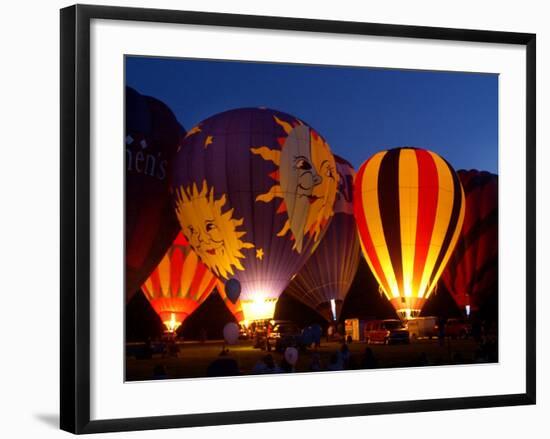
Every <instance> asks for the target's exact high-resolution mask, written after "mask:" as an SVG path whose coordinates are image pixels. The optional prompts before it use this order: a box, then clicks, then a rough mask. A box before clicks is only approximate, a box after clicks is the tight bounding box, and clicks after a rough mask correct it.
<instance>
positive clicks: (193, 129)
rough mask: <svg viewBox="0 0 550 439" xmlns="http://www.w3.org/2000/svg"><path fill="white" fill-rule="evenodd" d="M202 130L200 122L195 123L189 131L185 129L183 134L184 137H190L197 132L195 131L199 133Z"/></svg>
mask: <svg viewBox="0 0 550 439" xmlns="http://www.w3.org/2000/svg"><path fill="white" fill-rule="evenodd" d="M201 131H202V130H201V126H200V124H199V125H195V126H194V127H193V128H191V129H190V130H189V131H187V134H186V135H185V139H187V138H188V137H191V136H192V135H193V134H197V133H200V132H201Z"/></svg>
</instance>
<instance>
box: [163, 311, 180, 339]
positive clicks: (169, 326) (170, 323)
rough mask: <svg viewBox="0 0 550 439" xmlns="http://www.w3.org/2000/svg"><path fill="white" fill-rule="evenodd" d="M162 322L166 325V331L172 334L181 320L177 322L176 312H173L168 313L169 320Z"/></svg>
mask: <svg viewBox="0 0 550 439" xmlns="http://www.w3.org/2000/svg"><path fill="white" fill-rule="evenodd" d="M162 323H164V326H166V329H167V330H168V332H169V333H170V334H173V333H174V332H176V330H177V329H178V328H179V327H180V325H181V322H178V321H177V320H176V314H175V313H170V320H166V321H164V322H162Z"/></svg>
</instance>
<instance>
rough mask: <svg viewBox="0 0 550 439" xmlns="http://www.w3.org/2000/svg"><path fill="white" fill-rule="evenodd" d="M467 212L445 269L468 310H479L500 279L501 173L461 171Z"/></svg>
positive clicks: (453, 291) (445, 276)
mask: <svg viewBox="0 0 550 439" xmlns="http://www.w3.org/2000/svg"><path fill="white" fill-rule="evenodd" d="M458 176H459V178H460V181H461V183H462V186H463V187H464V192H465V194H466V215H465V217H464V225H463V226H462V231H461V233H460V238H459V240H458V243H457V245H456V248H455V250H454V252H453V254H452V256H451V258H450V259H449V263H448V264H447V268H446V269H445V271H444V272H443V275H442V277H441V279H442V280H443V282H444V284H445V286H446V287H447V290H448V291H449V292H450V293H451V295H452V296H453V299H454V300H455V302H456V304H457V305H458V306H459V307H460V308H461V309H463V310H465V311H466V313H467V314H468V313H469V312H470V310H471V311H479V307H480V305H481V304H482V303H483V301H484V300H485V299H486V298H487V297H488V296H489V295H490V294H491V293H492V292H493V291H495V290H496V287H497V282H498V176H496V175H494V174H491V173H489V172H484V171H475V170H471V171H458Z"/></svg>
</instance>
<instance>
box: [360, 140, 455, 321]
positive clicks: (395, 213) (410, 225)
mask: <svg viewBox="0 0 550 439" xmlns="http://www.w3.org/2000/svg"><path fill="white" fill-rule="evenodd" d="M354 186H355V188H354V214H355V218H356V221H357V227H358V231H359V236H360V239H361V246H362V249H363V255H364V256H365V258H366V260H367V262H368V264H369V266H370V268H371V270H372V272H373V273H374V276H375V277H376V279H377V280H378V283H379V284H380V287H381V289H382V290H383V291H384V293H385V295H386V297H387V298H388V299H389V300H390V301H391V303H392V305H393V306H394V307H395V309H396V311H397V312H398V314H399V315H400V316H401V317H404V318H407V317H411V316H415V315H418V314H419V313H420V310H421V309H422V306H423V304H424V302H425V300H426V299H427V298H428V296H429V295H430V293H431V292H432V291H433V289H434V287H435V285H436V283H437V280H438V279H439V277H440V276H441V272H442V271H443V269H444V268H445V265H446V263H447V261H448V259H449V257H450V255H451V253H452V251H453V249H454V247H455V245H456V242H457V239H458V235H459V233H460V229H461V227H462V222H463V220H464V206H465V203H464V191H463V189H462V186H461V184H460V181H459V179H458V176H457V174H456V172H455V171H454V170H453V168H452V167H451V166H450V165H449V163H447V162H446V161H445V160H444V159H443V158H442V157H440V156H439V155H437V154H435V153H433V152H431V151H427V150H423V149H417V148H408V147H407V148H396V149H391V150H388V151H381V152H379V153H377V154H375V155H374V156H372V157H371V158H370V159H369V160H367V161H366V162H365V163H364V164H363V165H362V166H361V168H360V169H359V172H358V174H357V177H356V180H355V184H354Z"/></svg>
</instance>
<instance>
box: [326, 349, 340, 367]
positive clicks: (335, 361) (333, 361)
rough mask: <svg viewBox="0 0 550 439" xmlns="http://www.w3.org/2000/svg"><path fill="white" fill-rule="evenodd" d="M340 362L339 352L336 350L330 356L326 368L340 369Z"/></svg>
mask: <svg viewBox="0 0 550 439" xmlns="http://www.w3.org/2000/svg"><path fill="white" fill-rule="evenodd" d="M342 369H343V368H342V362H341V360H340V353H339V352H338V351H336V352H335V353H333V354H332V355H331V356H330V362H329V364H328V367H327V370H342Z"/></svg>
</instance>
